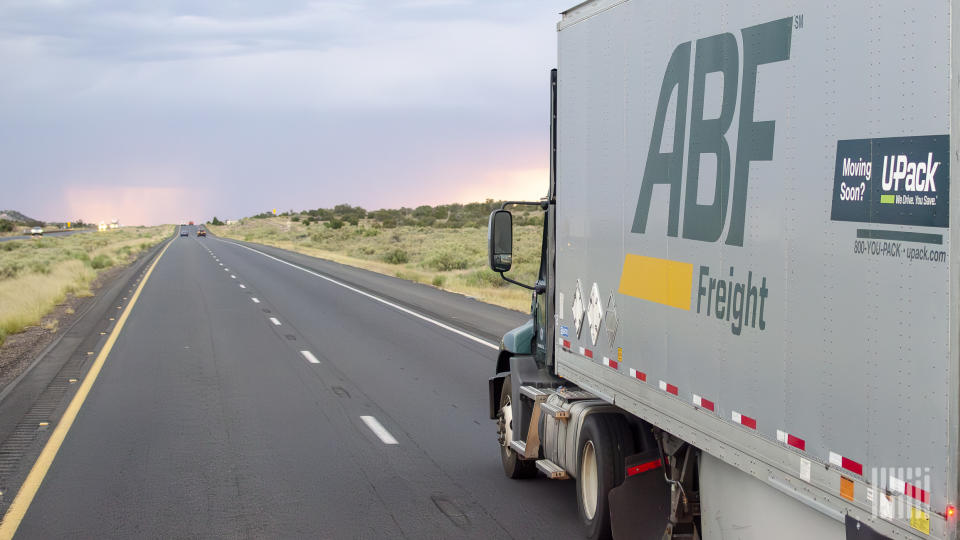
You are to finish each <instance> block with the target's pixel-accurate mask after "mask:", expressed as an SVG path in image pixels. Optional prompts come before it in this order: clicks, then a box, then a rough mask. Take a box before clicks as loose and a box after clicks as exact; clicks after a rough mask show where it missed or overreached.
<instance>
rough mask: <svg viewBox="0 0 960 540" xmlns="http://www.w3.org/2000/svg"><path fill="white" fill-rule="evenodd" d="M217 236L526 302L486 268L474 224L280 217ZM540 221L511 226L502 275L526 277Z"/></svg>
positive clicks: (482, 233)
mask: <svg viewBox="0 0 960 540" xmlns="http://www.w3.org/2000/svg"><path fill="white" fill-rule="evenodd" d="M210 230H211V231H213V232H214V233H215V234H217V235H219V236H224V237H227V238H234V239H237V240H244V241H248V242H257V243H261V244H266V245H270V246H275V247H279V248H283V249H289V250H291V251H297V252H299V253H304V254H306V255H311V256H314V257H319V258H323V259H328V260H331V261H336V262H339V263H342V264H347V265H350V266H355V267H358V268H364V269H367V270H371V271H374V272H379V273H381V274H386V275H391V276H396V277H399V278H402V279H407V280H410V281H416V282H420V283H425V284H428V285H433V286H435V287H438V288H441V289H445V290H448V291H453V292H458V293H461V294H465V295H467V296H472V297H474V298H477V299H478V300H482V301H484V302H488V303H491V304H497V305H500V306H504V307H507V308H511V309H516V310H519V311H527V310H529V308H530V292H529V291H527V290H525V289H521V288H520V287H517V286H516V285H510V284H508V283H506V282H504V281H503V280H502V279H500V276H498V275H497V274H494V273H493V272H492V271H491V270H489V269H488V268H487V231H486V229H480V228H475V227H465V228H462V229H446V228H444V229H440V228H431V227H411V226H402V227H396V228H391V229H385V228H366V229H365V228H360V227H356V226H351V225H348V224H347V225H344V226H343V227H342V228H339V229H332V228H329V227H325V226H324V225H322V224H313V225H304V224H303V223H301V222H295V221H290V220H288V219H286V218H268V219H245V220H241V221H240V222H238V223H235V224H233V225H227V226H218V227H214V226H211V227H210ZM541 231H542V227H540V226H537V225H523V226H517V227H515V228H514V268H513V270H511V271H510V274H509V275H510V276H511V277H512V278H514V279H517V280H519V281H522V282H525V283H533V282H534V280H535V279H536V276H537V272H538V269H539V266H540V243H541Z"/></svg>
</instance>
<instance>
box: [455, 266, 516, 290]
mask: <svg viewBox="0 0 960 540" xmlns="http://www.w3.org/2000/svg"><path fill="white" fill-rule="evenodd" d="M464 281H465V282H466V283H467V285H470V286H473V287H504V286H506V285H507V282H506V281H504V280H503V279H502V278H501V277H500V276H499V274H495V273H493V270H490V269H488V268H484V269H483V270H474V271H473V272H470V273H469V274H467V275H465V276H464Z"/></svg>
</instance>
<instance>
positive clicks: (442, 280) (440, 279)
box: [431, 276, 447, 287]
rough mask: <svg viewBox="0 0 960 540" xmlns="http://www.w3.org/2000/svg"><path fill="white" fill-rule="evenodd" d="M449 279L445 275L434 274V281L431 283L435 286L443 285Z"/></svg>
mask: <svg viewBox="0 0 960 540" xmlns="http://www.w3.org/2000/svg"><path fill="white" fill-rule="evenodd" d="M446 281H447V278H445V277H444V276H433V281H431V283H432V284H433V286H434V287H443V284H444V283H445V282H446Z"/></svg>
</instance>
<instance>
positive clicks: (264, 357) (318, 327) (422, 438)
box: [0, 234, 582, 538]
mask: <svg viewBox="0 0 960 540" xmlns="http://www.w3.org/2000/svg"><path fill="white" fill-rule="evenodd" d="M158 251H159V250H158ZM149 268H150V267H149V266H148V265H146V264H144V266H143V270H141V271H140V272H139V273H136V274H133V275H131V276H130V281H129V283H126V284H123V285H122V287H123V288H122V290H120V292H118V293H117V294H118V295H121V294H122V300H121V299H119V298H118V299H117V306H116V309H115V308H114V306H112V305H111V306H107V307H108V308H109V309H106V308H104V311H103V315H102V316H100V315H99V314H98V313H95V312H91V313H90V314H88V315H87V316H85V318H86V317H94V318H96V319H97V320H98V321H99V320H100V319H102V324H101V323H100V322H97V321H94V322H95V323H96V324H92V323H91V324H90V325H88V326H90V328H91V330H90V332H89V333H90V334H99V332H97V330H99V329H100V328H103V330H100V331H101V332H103V333H104V334H103V335H102V336H101V335H94V336H93V337H91V338H88V339H87V340H86V341H85V342H82V343H95V344H96V345H95V347H96V348H94V346H92V345H91V346H90V347H89V348H91V349H94V350H90V351H84V350H83V347H84V346H85V345H83V344H80V345H76V344H74V346H79V347H80V349H79V350H78V351H77V352H76V354H67V353H64V354H63V355H62V356H63V358H64V362H68V363H69V359H71V358H72V359H78V358H79V359H81V360H79V361H82V362H83V363H84V364H83V365H84V366H85V367H84V369H85V370H90V366H91V365H93V366H96V365H97V364H96V362H95V361H94V360H92V359H94V358H96V359H100V355H101V354H102V355H103V359H102V370H100V371H99V374H98V375H97V377H96V380H95V381H93V382H92V386H90V387H89V394H87V395H86V397H85V400H84V401H83V402H82V405H80V406H79V409H78V411H77V412H76V415H75V420H73V423H72V425H71V426H70V428H69V431H68V432H66V434H65V436H64V438H63V441H62V444H61V445H59V447H58V448H56V450H57V451H56V453H55V454H54V455H55V457H52V460H51V462H50V465H49V468H48V469H47V470H46V471H45V472H44V473H43V475H42V477H40V478H38V474H39V473H38V472H37V471H38V468H37V467H34V468H33V469H32V470H33V471H34V472H33V473H31V475H30V477H27V478H26V480H24V478H25V477H26V476H27V472H28V470H30V466H31V465H33V462H34V459H33V458H30V459H26V458H25V459H24V460H23V461H24V463H22V464H21V465H20V467H19V469H17V470H16V472H12V473H10V475H9V479H6V480H4V479H2V478H0V481H6V489H7V490H8V492H7V493H5V494H4V495H3V499H2V506H0V509H2V510H3V511H6V512H7V513H8V516H7V518H5V521H4V526H9V523H8V521H9V515H10V514H11V512H10V508H11V507H14V508H15V509H17V508H19V509H20V510H21V511H23V512H24V513H23V514H22V521H21V522H20V523H19V527H18V528H17V530H16V537H17V538H58V537H81V538H117V537H151V538H161V537H163V538H166V537H203V538H206V537H228V538H262V537H304V536H309V537H319V538H357V537H363V538H387V537H389V538H394V537H409V538H576V537H579V536H581V535H582V531H581V529H580V524H579V522H578V519H577V509H576V499H575V497H574V485H573V482H572V481H567V482H559V481H551V480H547V479H545V478H542V477H541V478H537V479H534V480H510V479H507V478H506V477H505V476H504V475H503V472H502V469H501V467H500V461H499V455H498V450H497V443H496V427H495V423H494V422H493V421H492V420H490V419H489V418H488V411H487V395H486V388H487V378H488V377H490V376H491V375H492V374H493V367H494V360H495V357H496V349H495V343H496V341H497V336H499V335H500V334H502V332H503V331H505V330H507V329H509V328H511V327H513V326H516V325H518V324H520V323H522V322H523V320H524V316H523V315H522V314H519V313H516V312H511V311H508V310H504V309H501V308H497V307H494V306H490V305H487V304H482V303H480V302H476V301H473V300H471V299H468V298H465V297H462V296H460V295H455V294H450V293H445V292H442V291H439V290H436V289H433V288H431V287H427V286H423V285H418V284H413V283H409V282H405V281H402V280H398V279H394V278H390V277H387V276H381V275H378V274H373V273H370V272H366V271H362V270H356V269H351V268H348V267H344V266H341V265H337V264H335V263H330V262H327V261H322V260H319V259H313V258H310V257H306V256H303V255H298V254H293V253H289V252H284V251H282V250H277V249H273V248H266V247H263V246H257V245H255V244H247V245H241V243H238V242H233V241H228V240H224V239H220V238H216V237H213V236H210V237H207V238H197V237H196V236H195V235H194V234H191V235H190V236H189V237H179V236H178V237H174V238H173V239H172V240H171V241H170V242H169V246H167V247H166V249H165V251H163V253H162V256H160V258H159V260H158V262H157V263H156V265H155V267H153V269H152V270H149ZM140 276H145V277H140ZM144 279H145V281H144ZM141 286H142V288H140V289H139V295H137V291H138V288H139V287H141ZM130 302H134V303H133V304H132V305H131V304H130ZM111 310H113V311H111ZM94 311H95V310H94ZM119 313H125V314H126V318H124V316H120V317H117V314H119ZM115 319H116V320H115ZM112 325H113V326H112ZM117 326H122V328H120V329H119V331H117ZM84 332H86V330H84ZM114 334H116V335H115V336H114ZM111 338H113V339H114V341H113V342H111ZM77 343H81V339H80V338H79V337H78V338H77ZM111 345H112V346H111ZM34 371H37V370H34ZM94 371H95V369H94V370H90V371H87V374H86V377H87V378H88V379H89V378H90V377H91V375H93V374H94ZM60 375H62V372H61V374H60ZM58 376H59V375H58ZM87 382H88V380H87V379H83V380H81V381H76V384H80V383H82V384H87ZM71 384H72V385H74V386H76V384H74V383H71ZM23 385H24V386H25V387H26V386H28V385H26V383H23ZM80 388H81V389H80V390H79V391H78V393H79V394H82V393H83V387H82V386H81V387H80ZM48 390H49V388H48ZM14 395H16V393H9V394H0V414H7V413H5V412H4V409H3V407H4V405H7V403H6V402H8V401H11V400H12V399H13V398H12V397H11V396H14ZM66 395H67V396H68V397H69V396H70V395H72V394H69V393H68V394H66ZM4 397H6V399H4ZM65 399H66V398H64V400H65ZM75 401H76V400H75ZM8 406H12V405H8ZM51 408H52V409H54V410H58V411H62V410H63V409H66V410H67V414H66V415H64V418H66V417H67V416H69V413H70V408H69V407H67V406H66V403H65V401H64V403H62V404H59V405H58V406H56V407H51ZM24 410H26V409H24ZM20 425H21V426H22V425H23V422H21V423H20ZM31 429H32V428H31ZM60 429H61V427H60V426H58V425H55V424H54V425H51V426H49V428H48V427H46V426H44V428H43V430H41V431H40V434H39V435H38V436H37V442H35V443H34V444H33V446H32V447H30V448H32V450H31V451H32V452H33V454H32V455H34V456H35V455H38V454H39V455H40V456H41V458H43V457H44V456H46V457H48V458H49V457H50V453H51V450H50V447H51V443H50V442H49V441H55V440H56V439H57V433H58V431H57V430H60ZM51 430H52V432H53V435H52V436H48V435H47V434H48V433H49V432H50V431H51ZM15 431H16V430H14V429H13V428H12V427H8V428H4V426H3V425H0V436H2V435H4V433H5V432H6V433H8V434H9V433H15ZM21 431H22V430H21ZM41 443H44V444H46V446H45V447H44V446H43V445H42V444H41ZM41 447H42V448H43V451H42V453H41ZM28 453H29V452H28ZM41 461H42V459H41ZM31 486H32V487H31ZM11 489H12V490H13V492H11V491H10V490H11ZM30 489H34V490H35V495H33V497H32V499H31V500H30V501H28V502H27V503H24V498H25V496H23V497H21V496H20V493H21V492H23V493H29V492H30ZM14 496H17V499H16V502H13V504H11V502H12V501H14ZM25 504H26V505H25ZM0 536H2V534H0Z"/></svg>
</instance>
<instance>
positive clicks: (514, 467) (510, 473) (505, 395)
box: [497, 376, 537, 478]
mask: <svg viewBox="0 0 960 540" xmlns="http://www.w3.org/2000/svg"><path fill="white" fill-rule="evenodd" d="M512 400H513V386H512V385H511V384H510V376H507V377H505V378H504V379H503V388H501V389H500V409H499V411H498V412H497V431H498V434H499V439H500V462H501V463H502V464H503V472H504V474H506V475H507V477H508V478H533V477H534V476H536V475H537V463H536V461H534V460H532V459H531V460H526V459H520V456H518V455H517V453H516V452H514V451H513V449H512V448H510V440H511V439H512V438H513V417H514V416H513V403H512Z"/></svg>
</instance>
